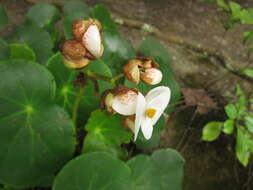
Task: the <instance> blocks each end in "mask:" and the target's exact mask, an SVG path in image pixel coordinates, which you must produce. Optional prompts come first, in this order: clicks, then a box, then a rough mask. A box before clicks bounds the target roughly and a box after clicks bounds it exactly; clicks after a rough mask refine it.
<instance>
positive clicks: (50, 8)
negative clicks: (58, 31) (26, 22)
mask: <svg viewBox="0 0 253 190" xmlns="http://www.w3.org/2000/svg"><path fill="white" fill-rule="evenodd" d="M26 16H27V18H28V19H30V20H32V21H34V22H35V23H36V24H37V25H38V26H39V27H41V28H43V27H47V26H49V25H51V24H53V23H54V22H55V21H56V20H57V18H59V16H60V12H59V10H58V9H57V8H56V7H55V6H54V5H51V4H48V3H44V2H39V3H36V4H34V5H33V6H32V7H31V8H30V9H29V11H28V13H27V15H26Z"/></svg>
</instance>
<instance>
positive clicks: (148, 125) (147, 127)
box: [141, 117, 153, 139]
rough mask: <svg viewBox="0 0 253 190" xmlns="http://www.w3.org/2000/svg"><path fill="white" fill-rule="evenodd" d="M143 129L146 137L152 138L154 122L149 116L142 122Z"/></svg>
mask: <svg viewBox="0 0 253 190" xmlns="http://www.w3.org/2000/svg"><path fill="white" fill-rule="evenodd" d="M141 130H142V133H143V135H144V137H145V138H146V139H150V138H151V136H152V132H153V124H152V120H151V119H150V118H148V117H145V119H143V120H142V122H141Z"/></svg>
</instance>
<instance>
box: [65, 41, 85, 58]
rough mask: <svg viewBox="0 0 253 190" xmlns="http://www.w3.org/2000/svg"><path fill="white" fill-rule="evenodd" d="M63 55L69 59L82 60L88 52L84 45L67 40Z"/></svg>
mask: <svg viewBox="0 0 253 190" xmlns="http://www.w3.org/2000/svg"><path fill="white" fill-rule="evenodd" d="M62 54H63V55H64V56H65V57H66V58H67V59H81V58H82V57H84V56H85V54H86V50H85V48H84V46H83V45H82V43H80V42H78V41H76V40H66V41H65V42H64V44H63V46H62Z"/></svg>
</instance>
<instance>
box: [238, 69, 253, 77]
mask: <svg viewBox="0 0 253 190" xmlns="http://www.w3.org/2000/svg"><path fill="white" fill-rule="evenodd" d="M240 73H242V74H244V75H246V76H248V77H253V69H243V70H241V71H240Z"/></svg>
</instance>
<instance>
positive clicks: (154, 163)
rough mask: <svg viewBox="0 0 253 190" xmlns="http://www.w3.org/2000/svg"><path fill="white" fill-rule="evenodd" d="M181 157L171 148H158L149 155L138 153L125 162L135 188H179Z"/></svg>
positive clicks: (138, 189) (152, 189)
mask: <svg viewBox="0 0 253 190" xmlns="http://www.w3.org/2000/svg"><path fill="white" fill-rule="evenodd" d="M184 162H185V161H184V159H183V157H182V156H181V155H180V154H179V153H178V152H176V151H175V150H172V149H163V150H158V151H156V152H154V153H153V154H152V156H151V157H149V156H146V155H138V156H136V157H134V158H132V159H131V160H129V161H128V162H127V164H128V165H129V167H130V168H131V169H132V175H133V179H134V182H135V190H154V189H155V190H170V189H173V190H181V189H182V181H183V166H184Z"/></svg>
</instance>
